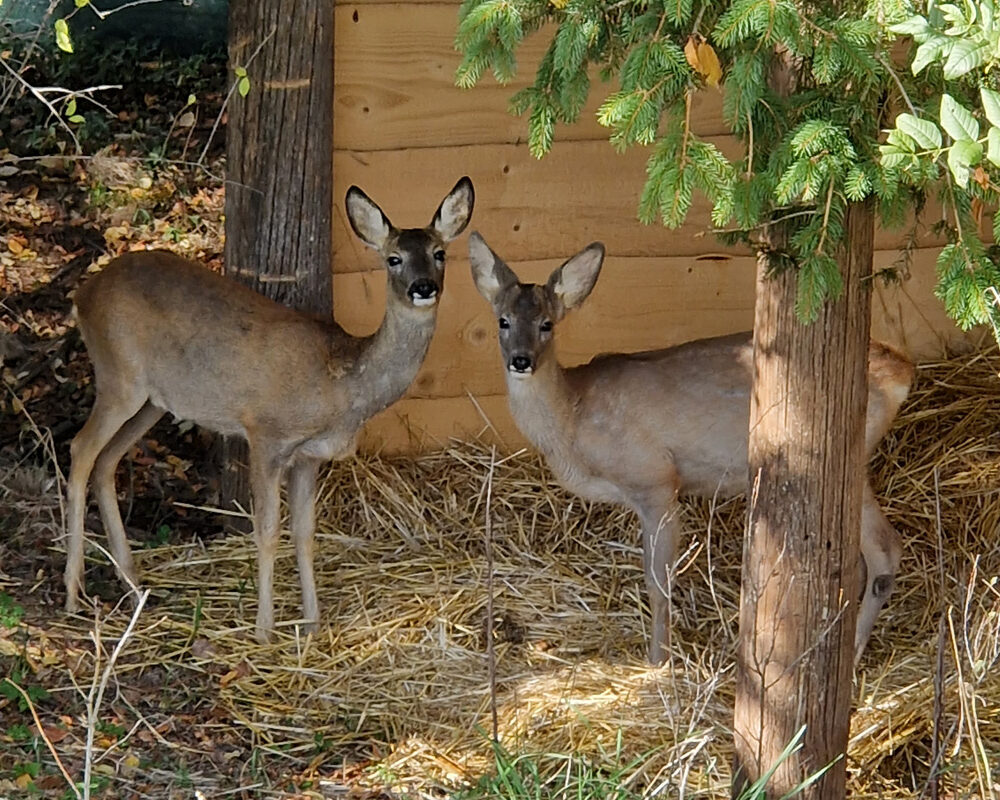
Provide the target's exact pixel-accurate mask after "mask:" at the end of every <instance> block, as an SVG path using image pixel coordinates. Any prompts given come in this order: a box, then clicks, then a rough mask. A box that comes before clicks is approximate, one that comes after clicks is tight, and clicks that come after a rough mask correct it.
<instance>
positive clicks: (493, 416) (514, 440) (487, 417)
mask: <svg viewBox="0 0 1000 800" xmlns="http://www.w3.org/2000/svg"><path fill="white" fill-rule="evenodd" d="M453 439H459V440H462V441H481V442H483V443H484V444H487V445H493V444H495V445H497V448H498V449H499V451H500V452H502V453H512V452H514V451H515V450H519V449H520V448H522V447H527V446H528V444H527V442H526V441H525V439H524V437H523V436H522V435H521V432H520V431H519V430H518V429H517V425H515V424H514V419H513V417H511V415H510V411H509V409H508V408H507V397H506V395H490V396H483V397H475V398H473V397H470V396H466V397H440V398H436V399H433V400H427V399H421V398H412V397H407V398H404V399H402V400H400V401H399V402H398V403H396V404H395V405H393V406H390V407H389V408H387V409H386V410H385V411H383V412H382V413H381V414H379V415H378V416H376V417H374V418H373V419H372V420H371V421H369V423H368V424H367V425H366V426H365V431H364V433H363V435H362V437H361V441H360V443H359V447H360V448H361V449H362V450H364V451H365V452H369V453H374V452H381V453H385V454H387V455H392V454H396V453H427V452H431V451H434V450H443V449H444V448H446V447H447V446H448V444H449V442H450V441H452V440H453Z"/></svg>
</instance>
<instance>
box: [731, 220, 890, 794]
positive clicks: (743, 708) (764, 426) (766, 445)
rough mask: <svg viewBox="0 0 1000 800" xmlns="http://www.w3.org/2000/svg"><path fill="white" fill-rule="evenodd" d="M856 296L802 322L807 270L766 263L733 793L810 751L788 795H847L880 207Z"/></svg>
mask: <svg viewBox="0 0 1000 800" xmlns="http://www.w3.org/2000/svg"><path fill="white" fill-rule="evenodd" d="M846 228H847V236H846V241H847V243H848V244H847V246H846V247H847V249H846V252H845V253H843V255H842V257H841V271H842V274H843V277H844V293H843V295H842V297H841V298H840V299H839V300H838V301H837V302H835V303H827V304H826V306H825V307H824V309H823V310H822V312H821V313H820V316H819V319H818V320H817V321H816V322H815V323H813V324H812V325H803V324H802V323H800V322H799V320H798V319H797V318H796V316H795V311H794V308H795V291H796V290H795V284H796V276H795V274H794V271H791V270H786V271H784V272H783V273H781V274H780V275H778V276H776V277H774V278H768V277H767V275H768V268H769V263H768V257H767V254H766V253H763V254H761V255H760V257H759V258H758V268H757V269H758V271H757V303H756V316H755V323H754V387H753V393H752V397H751V404H750V450H749V473H750V475H749V477H750V486H751V489H750V508H749V512H748V516H747V536H746V539H745V543H744V553H743V586H742V595H741V601H740V642H739V649H738V666H737V686H736V708H735V717H734V733H735V739H736V741H735V744H736V763H735V767H734V778H733V796H734V797H736V796H738V794H739V793H740V792H741V791H742V790H743V789H744V788H745V787H746V786H747V785H748V784H750V783H753V782H754V781H756V780H757V779H758V778H760V777H761V775H763V774H764V773H766V772H767V770H768V769H770V768H771V767H773V766H774V765H775V764H776V763H777V762H778V759H779V756H780V754H781V752H782V750H783V749H784V748H785V747H786V745H788V743H789V742H790V741H791V740H792V739H793V737H794V736H795V734H796V732H797V731H798V730H799V729H800V728H801V727H802V726H806V729H805V734H804V737H803V739H802V742H803V746H802V749H801V750H799V751H798V752H797V753H796V754H794V755H792V756H791V757H789V758H788V759H787V760H786V761H785V762H784V763H782V764H781V765H780V766H779V767H778V769H777V771H776V772H775V773H774V775H773V777H772V778H771V780H770V781H769V783H768V789H767V797H773V798H778V797H781V796H782V795H783V794H785V793H786V792H788V791H790V790H792V789H793V788H794V787H795V786H797V785H798V784H799V783H800V782H801V781H803V780H804V779H806V778H808V777H809V776H811V775H813V774H815V773H816V772H818V771H819V770H821V769H823V768H824V767H825V766H827V765H828V764H831V763H832V762H836V763H835V764H834V765H833V766H832V767H831V768H830V769H829V770H828V771H827V772H826V773H825V775H824V776H823V777H822V778H821V779H820V780H819V781H817V782H816V783H815V784H813V785H812V786H811V787H810V788H809V789H807V790H806V791H805V792H803V793H802V794H801V795H800V796H801V797H802V798H805V799H806V800H810V799H813V800H818V799H819V798H823V799H824V800H834V799H837V800H840V798H843V797H844V795H845V782H846V770H845V763H844V753H845V752H846V749H847V739H848V726H849V722H850V710H851V698H852V688H853V687H852V680H851V677H852V668H853V655H854V629H855V621H856V616H857V606H858V597H859V592H860V583H859V572H858V565H859V559H860V527H861V497H862V483H863V476H864V469H865V452H864V433H865V410H866V407H867V377H868V376H867V365H868V341H869V328H870V309H871V298H870V286H869V282H868V281H867V280H866V279H867V278H868V276H869V275H870V273H871V264H872V252H873V240H874V208H873V206H872V204H871V203H870V202H866V203H860V204H853V205H851V206H850V207H849V208H848V212H847V220H846Z"/></svg>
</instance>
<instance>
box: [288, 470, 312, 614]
mask: <svg viewBox="0 0 1000 800" xmlns="http://www.w3.org/2000/svg"><path fill="white" fill-rule="evenodd" d="M318 469H319V461H317V460H316V459H311V458H300V459H299V460H298V461H296V462H295V463H294V464H293V465H292V467H291V469H290V470H289V473H288V510H289V513H290V515H291V522H292V537H293V538H294V539H295V557H296V559H297V560H298V565H299V583H300V584H301V586H302V617H303V619H305V621H306V623H305V626H304V629H305V631H306V632H307V633H314V632H315V631H316V628H317V626H318V625H319V601H318V600H317V599H316V578H315V576H314V574H313V552H314V543H315V539H314V534H315V530H316V473H317V471H318Z"/></svg>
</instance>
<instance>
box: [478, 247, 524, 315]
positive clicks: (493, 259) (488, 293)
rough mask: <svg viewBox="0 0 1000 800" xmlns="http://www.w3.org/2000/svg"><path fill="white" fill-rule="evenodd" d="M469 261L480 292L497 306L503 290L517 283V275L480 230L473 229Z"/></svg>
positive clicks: (490, 302)
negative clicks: (492, 247)
mask: <svg viewBox="0 0 1000 800" xmlns="http://www.w3.org/2000/svg"><path fill="white" fill-rule="evenodd" d="M469 263H470V264H471V266H472V280H473V281H475V284H476V288H477V289H478V290H479V294H481V295H482V296H483V297H485V298H486V302H488V303H489V304H490V305H491V306H494V307H496V304H497V300H498V298H499V297H500V294H501V292H503V291H504V290H505V289H507V288H508V287H510V286H515V285H516V284H517V275H515V274H514V272H513V270H511V268H510V267H508V266H507V265H506V264H504V263H503V261H501V260H500V256H498V255H497V254H496V253H494V252H493V251H492V250H491V249H490V246H489V245H488V244H486V240H485V239H483V237H482V236H480V235H479V231H473V232H472V234H471V235H470V236H469Z"/></svg>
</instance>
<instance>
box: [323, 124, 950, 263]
mask: <svg viewBox="0 0 1000 800" xmlns="http://www.w3.org/2000/svg"><path fill="white" fill-rule="evenodd" d="M712 141H713V142H715V143H716V145H717V146H719V147H720V149H722V150H723V152H726V153H727V154H730V155H731V154H733V153H734V150H735V149H736V148H738V144H737V143H736V142H734V141H733V140H732V139H729V138H726V137H723V138H715V139H712ZM646 157H647V153H646V152H644V151H639V150H631V151H629V152H628V153H625V154H619V153H616V152H615V151H614V150H613V149H612V147H611V146H610V145H609V144H608V143H607V142H587V141H580V142H564V143H562V145H561V146H559V147H557V148H556V149H554V150H553V151H552V153H550V154H549V155H548V156H546V157H545V158H544V159H542V160H540V161H539V160H536V159H534V158H532V157H531V156H530V155H529V153H528V151H527V148H526V147H524V146H515V145H468V146H461V147H441V148H425V149H422V150H405V151H404V150H386V151H380V152H366V153H361V152H353V151H352V152H348V151H336V152H335V153H334V192H335V194H334V196H335V197H336V198H338V199H337V202H336V203H335V206H334V270H335V271H337V272H350V271H354V270H359V269H370V268H371V266H372V265H373V264H374V263H375V257H374V256H373V255H372V254H371V252H370V251H368V250H367V249H366V248H365V247H364V245H362V244H361V243H360V242H359V241H358V239H357V238H356V237H355V236H354V234H353V232H352V231H351V229H350V225H349V224H348V222H347V218H346V214H345V211H344V205H343V198H344V195H345V193H346V191H347V189H348V187H349V186H350V185H352V184H357V185H358V186H360V187H361V188H362V189H364V190H365V192H367V193H368V194H369V195H370V196H371V197H372V199H374V200H375V201H376V202H377V203H378V204H379V205H380V206H381V207H382V209H383V210H384V211H385V212H386V214H387V215H388V216H389V218H390V219H391V220H392V221H393V223H394V224H396V225H397V226H399V227H412V226H419V225H426V224H427V223H428V222H429V221H430V219H431V216H432V215H433V213H434V210H435V209H436V208H437V205H438V203H440V201H441V199H442V198H443V197H444V195H445V194H446V193H447V192H448V191H449V190H450V189H451V187H452V186H453V185H454V184H455V181H457V180H458V179H459V178H460V177H461V176H462V175H468V176H470V177H471V178H472V180H473V183H474V184H475V188H476V208H475V212H474V214H473V218H472V224H471V228H472V229H478V230H479V231H481V232H482V234H483V235H484V236H485V237H486V239H487V240H488V241H489V242H490V243H491V245H493V247H494V249H495V250H496V251H497V252H498V253H499V254H500V255H501V256H503V257H504V258H505V259H507V260H510V261H532V260H537V259H546V258H565V257H566V256H568V255H570V254H571V253H573V252H575V251H577V250H579V249H580V248H581V247H583V246H584V245H585V244H586V243H587V242H590V241H593V240H595V239H598V240H601V241H603V242H604V243H605V244H606V245H607V248H608V252H609V253H610V254H611V255H613V256H615V257H623V256H630V257H659V256H667V255H669V256H698V255H704V254H712V253H729V254H732V255H741V254H742V255H745V254H746V250H745V248H741V247H727V246H723V245H721V244H720V243H719V242H718V240H717V239H716V238H715V237H714V236H713V235H712V234H711V233H709V230H710V216H709V210H710V209H709V204H708V202H707V201H706V200H705V199H704V198H703V197H702V196H701V195H700V194H696V195H695V200H694V203H693V206H692V209H691V212H690V214H689V215H688V219H687V221H686V222H685V224H684V225H683V226H682V227H681V228H679V229H677V230H668V229H667V228H665V227H663V226H662V225H660V224H658V223H657V224H653V225H643V224H641V223H640V222H639V221H638V220H637V219H636V212H637V208H638V203H639V195H640V192H641V190H642V186H643V184H644V182H645V179H646ZM925 218H926V219H933V212H932V211H931V210H928V211H927V212H925ZM905 237H906V234H905V232H904V231H879V232H877V234H876V247H877V248H878V249H882V250H891V249H895V248H897V247H899V246H900V245H901V244H902V242H903V241H904V240H905ZM938 243H939V240H937V239H935V238H934V237H932V236H931V235H930V233H929V231H928V229H927V227H926V226H924V227H923V228H922V229H921V230H920V231H919V235H918V238H917V246H919V247H928V246H933V245H935V244H938ZM464 246H465V245H464V242H460V243H458V244H456V248H461V247H464Z"/></svg>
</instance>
